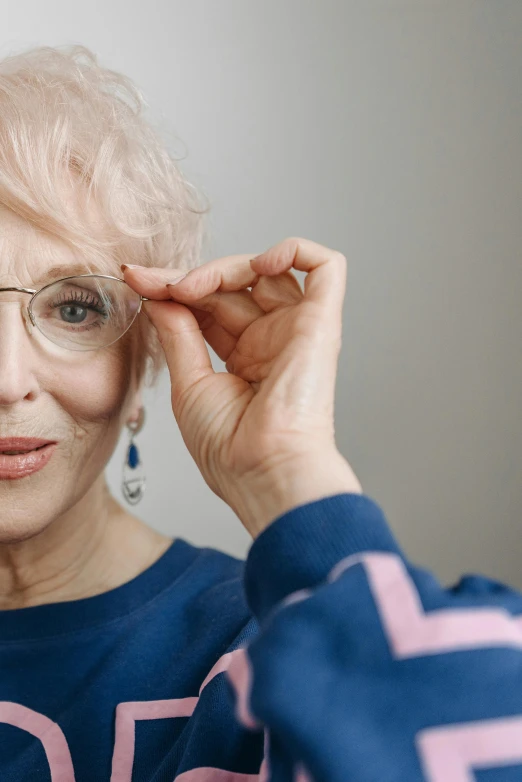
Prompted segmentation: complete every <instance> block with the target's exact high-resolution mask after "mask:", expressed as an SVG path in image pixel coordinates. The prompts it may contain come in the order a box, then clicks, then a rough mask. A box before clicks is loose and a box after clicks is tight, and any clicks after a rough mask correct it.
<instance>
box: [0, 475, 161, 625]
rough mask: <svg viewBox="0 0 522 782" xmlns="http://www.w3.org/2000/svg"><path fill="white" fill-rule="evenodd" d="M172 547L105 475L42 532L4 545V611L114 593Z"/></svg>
mask: <svg viewBox="0 0 522 782" xmlns="http://www.w3.org/2000/svg"><path fill="white" fill-rule="evenodd" d="M171 543H172V539H171V538H169V537H167V536H166V535H162V534H161V533H159V532H156V531H155V530H153V529H151V528H150V527H148V526H147V525H146V524H144V523H143V522H142V521H141V520H140V519H138V518H136V517H135V516H132V514H130V513H128V512H127V511H126V510H125V509H124V508H123V507H122V506H121V505H120V504H119V503H118V502H117V501H116V500H115V499H114V497H113V496H112V495H111V494H110V492H109V489H108V487H107V484H106V482H105V476H104V475H103V474H102V475H100V477H99V479H98V481H96V482H95V484H93V486H92V487H91V489H90V490H89V492H88V493H87V495H85V496H84V497H83V498H82V499H81V500H80V502H79V503H77V505H75V506H73V507H72V508H70V509H69V510H68V511H67V512H65V513H64V514H62V515H61V516H59V517H58V518H56V519H55V520H54V521H52V522H51V523H50V524H48V525H47V527H46V528H45V529H44V530H42V531H41V532H39V533H37V534H35V535H34V536H33V537H30V538H28V539H26V540H23V541H16V542H13V543H11V542H10V543H0V610H5V609H14V608H25V607H28V606H35V605H41V604H43V603H56V602H63V601H68V600H79V599H81V598H85V597H92V596H94V595H97V594H101V593H102V592H106V591H108V590H109V589H114V588H116V587H117V586H120V585H121V584H124V583H126V582H127V581H130V580H131V579H132V578H134V577H135V576H137V575H139V574H140V573H142V572H143V571H144V570H145V569H146V568H147V567H150V565H152V564H153V563H154V562H155V561H156V560H157V559H158V558H159V557H160V556H161V555H162V554H163V553H164V552H165V551H166V549H167V548H168V546H169V545H170V544H171Z"/></svg>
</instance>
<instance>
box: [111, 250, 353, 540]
mask: <svg viewBox="0 0 522 782" xmlns="http://www.w3.org/2000/svg"><path fill="white" fill-rule="evenodd" d="M292 267H293V268H295V269H299V270H301V271H304V272H307V276H306V278H305V280H304V293H303V291H302V289H301V286H300V285H299V282H298V280H297V278H296V277H295V275H294V274H293V273H292V272H291V271H290V270H291V269H292ZM124 271H125V281H126V282H127V283H128V284H129V285H130V286H131V287H132V288H133V289H134V290H136V291H137V292H138V293H140V294H141V295H143V296H145V297H147V298H149V299H153V301H149V302H145V303H144V304H143V310H144V311H145V313H146V314H147V316H148V317H149V318H150V320H151V321H152V323H153V324H154V326H155V328H156V329H157V332H158V336H159V339H160V342H161V344H162V347H163V349H164V351H165V355H166V359H167V362H168V368H169V372H170V379H171V384H172V409H173V412H174V416H175V418H176V421H177V423H178V426H179V428H180V431H181V434H182V436H183V440H184V442H185V444H186V446H187V448H188V450H189V452H190V453H191V455H192V457H193V458H194V460H195V461H196V464H197V465H198V468H199V469H200V471H201V473H202V475H203V478H204V479H205V481H206V483H207V484H208V486H209V487H210V488H211V489H212V491H214V492H215V493H216V494H217V495H218V496H219V497H221V499H223V500H224V501H225V502H227V504H229V505H230V506H231V507H232V509H233V510H234V511H235V512H236V513H237V515H238V516H239V518H240V519H241V520H242V521H243V523H244V524H245V526H246V528H247V529H248V530H249V532H250V533H251V534H252V535H253V536H254V537H255V536H256V535H257V534H259V532H261V531H262V529H264V528H265V527H266V526H267V525H268V524H269V523H270V522H271V521H273V520H274V518H275V517H276V516H278V515H281V514H282V513H284V512H286V511H287V510H290V509H291V508H292V507H295V506H297V505H301V504H304V503H306V502H310V501H312V500H314V499H319V498H320V497H322V496H327V495H332V494H337V493H341V492H345V491H349V492H358V493H361V492H362V489H361V486H360V484H359V481H358V480H357V478H356V476H355V475H354V473H353V471H352V470H351V468H350V466H349V464H348V463H347V462H346V460H345V459H344V458H343V457H342V456H341V454H340V453H339V452H338V450H337V448H336V444H335V434H334V393H335V379H336V373H337V361H338V356H339V351H340V347H341V329H342V305H343V299H344V292H345V285H346V259H345V257H344V256H343V255H342V254H341V253H339V252H336V251H335V250H331V249H329V248H327V247H323V246H322V245H320V244H316V243H315V242H312V241H310V240H309V239H301V238H290V239H286V240H285V241H283V242H281V243H279V244H277V245H275V246H274V247H272V248H270V249H269V250H267V251H266V252H264V253H262V254H261V255H259V256H257V257H256V258H255V259H254V260H253V259H252V255H231V256H227V257H224V258H217V259H215V260H212V261H209V262H208V263H205V264H203V265H202V266H200V267H198V268H196V269H193V270H192V271H190V272H189V274H188V276H186V277H185V278H184V279H183V280H182V281H181V282H179V283H177V284H176V285H174V286H171V287H168V288H167V287H166V283H168V282H169V281H172V280H174V279H175V278H176V277H177V276H179V275H181V274H182V273H183V272H182V271H181V270H179V271H178V270H175V269H163V268H153V269H150V268H146V267H141V266H137V267H136V266H134V267H132V268H131V267H125V270H124ZM205 340H206V341H207V342H208V344H209V345H210V346H211V347H212V348H213V350H214V351H215V352H216V354H217V355H218V356H219V357H220V358H221V359H222V360H223V361H225V362H226V369H227V372H218V373H216V372H214V369H213V367H212V364H211V361H210V356H209V352H208V349H207V346H206V344H205Z"/></svg>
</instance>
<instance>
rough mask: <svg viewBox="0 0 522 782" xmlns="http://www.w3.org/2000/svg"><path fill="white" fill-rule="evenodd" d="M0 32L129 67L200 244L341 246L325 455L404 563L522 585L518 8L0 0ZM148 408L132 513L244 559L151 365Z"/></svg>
mask: <svg viewBox="0 0 522 782" xmlns="http://www.w3.org/2000/svg"><path fill="white" fill-rule="evenodd" d="M0 29H1V30H2V39H1V41H2V46H1V51H0V54H2V55H3V54H6V53H10V52H12V51H18V50H20V49H22V48H24V47H26V46H27V47H28V46H33V45H40V44H47V45H58V44H69V43H82V44H84V45H86V46H89V47H90V48H92V49H93V50H95V51H96V52H97V53H98V54H99V56H100V58H101V61H102V62H103V64H105V65H107V66H109V67H113V68H116V69H118V70H121V71H124V72H125V73H127V74H128V75H129V76H131V77H132V78H133V79H134V80H135V81H136V82H137V83H138V85H139V86H140V87H141V88H142V89H143V91H144V92H145V95H146V97H147V99H148V101H149V103H150V106H151V115H152V117H153V118H154V117H155V118H156V119H157V120H158V121H160V122H161V123H163V124H164V125H165V127H167V128H170V132H171V133H175V134H176V135H177V136H178V137H179V138H180V139H181V140H182V141H183V143H184V145H185V148H186V152H187V158H186V160H185V161H184V163H183V164H182V165H183V168H184V170H185V171H186V172H187V173H188V174H189V176H191V178H192V179H193V180H194V181H195V183H196V184H198V185H199V186H200V187H203V188H204V190H205V191H206V193H207V194H208V196H209V198H210V199H211V201H212V204H213V209H212V213H211V218H210V231H211V235H212V247H211V252H210V254H208V258H205V260H208V259H209V258H210V257H215V256H218V255H225V254H229V253H243V252H245V253H246V252H249V253H250V252H252V253H257V252H261V251H262V250H263V249H266V248H267V247H269V246H271V245H272V244H275V243H276V242H278V241H280V240H281V239H283V238H284V237H286V236H292V235H301V236H306V237H309V238H311V239H313V240H315V241H318V242H320V243H323V244H326V245H328V246H330V247H333V248H335V249H339V250H341V251H342V252H344V253H345V254H346V255H347V257H348V260H349V269H348V290H347V295H346V301H345V321H344V344H343V350H342V355H341V360H340V367H339V376H338V387H337V407H336V429H337V442H338V447H339V450H340V451H341V452H342V453H343V454H344V455H345V456H346V458H347V459H348V460H349V461H350V462H351V464H352V466H353V467H354V469H355V472H356V473H357V475H358V477H359V479H360V481H361V483H362V485H363V489H364V490H365V492H366V494H368V495H370V496H371V497H372V498H374V499H375V500H376V501H377V502H378V503H379V504H380V505H381V507H382V508H383V510H384V511H385V513H386V515H387V517H388V520H389V522H390V524H391V525H392V527H393V529H394V531H395V533H396V535H397V536H398V538H399V540H400V542H401V543H402V546H403V548H404V549H405V551H406V552H407V554H408V555H409V556H410V557H411V558H412V559H413V560H415V561H416V562H418V563H419V564H421V565H424V566H426V567H429V568H432V569H434V570H435V572H436V573H437V574H438V575H439V577H440V578H442V579H443V580H444V581H451V580H454V579H455V578H457V577H458V575H459V574H461V573H463V572H469V571H478V572H482V573H485V574H487V575H490V576H493V577H497V578H499V579H502V580H506V581H508V582H510V583H511V584H514V585H516V586H518V587H522V567H521V560H522V535H521V522H522V469H521V468H522V459H521V455H520V451H521V447H522V416H521V405H520V398H521V393H522V356H521V343H522V314H521V294H522V263H521V246H522V220H521V207H522V2H521V1H520V0H447V1H444V0H439V1H437V0H389V1H388V2H375V1H373V2H372V0H360V1H359V2H349V1H348V0H337V1H336V0H316V1H315V2H312V0H301V1H299V0H264V2H263V3H259V2H254V1H253V0H220V2H217V1H215V2H214V1H213V0H155V1H154V3H150V2H148V3H146V2H139V0H104V2H100V1H99V0H96V1H94V0H93V1H92V2H90V3H85V2H79V1H77V0H73V1H72V2H71V0H46V2H45V3H40V2H39V0H24V1H23V2H20V3H11V2H7V0H2V2H0ZM215 366H216V368H220V369H222V368H223V367H222V365H221V362H219V361H218V360H217V359H216V360H215ZM147 412H148V421H147V426H146V429H145V430H144V431H143V432H142V433H141V434H140V435H139V436H138V439H137V442H138V444H139V446H140V448H141V452H142V458H143V460H144V463H145V466H146V469H147V474H148V487H147V493H146V497H145V498H144V500H143V501H142V503H141V504H140V505H138V506H136V508H135V512H136V513H137V515H139V516H140V517H141V518H143V519H144V520H145V521H147V522H148V523H149V524H151V525H152V526H154V527H156V528H157V529H160V530H162V531H164V532H166V533H168V534H170V535H172V536H182V537H184V538H186V539H188V540H190V541H192V542H195V543H196V544H198V545H209V546H214V547H218V548H220V549H222V550H225V551H228V552H230V553H232V554H235V555H237V556H244V555H245V554H246V552H247V550H248V547H249V545H250V539H249V537H248V535H247V533H246V532H245V531H244V530H243V529H242V527H241V524H240V522H239V521H238V519H237V518H236V517H235V515H234V514H233V513H232V511H231V510H230V509H229V508H228V507H227V506H226V505H225V504H224V503H223V502H222V501H221V500H219V499H218V498H217V497H216V496H215V495H213V494H212V492H211V491H210V489H208V488H207V486H206V484H205V483H204V481H203V479H202V478H201V476H200V475H199V472H198V470H197V468H196V466H195V464H194V463H193V461H192V459H191V457H190V456H189V454H188V453H187V452H186V451H185V448H184V444H183V441H182V439H181V436H180V434H179V432H178V430H177V426H176V423H175V420H174V418H173V416H172V412H171V409H170V402H169V383H168V377H167V376H165V377H163V378H162V382H161V384H160V386H159V387H158V388H157V389H156V390H155V391H153V392H149V393H148V395H147ZM126 444H127V436H126V435H125V436H123V437H122V440H121V442H120V444H119V447H118V449H117V451H116V453H115V454H114V457H113V459H112V460H111V463H110V465H109V468H108V471H107V476H108V480H109V484H110V485H111V487H112V489H113V491H114V493H115V495H116V496H117V497H118V498H120V499H121V493H120V488H119V487H120V472H121V463H122V460H123V455H124V450H125V446H126Z"/></svg>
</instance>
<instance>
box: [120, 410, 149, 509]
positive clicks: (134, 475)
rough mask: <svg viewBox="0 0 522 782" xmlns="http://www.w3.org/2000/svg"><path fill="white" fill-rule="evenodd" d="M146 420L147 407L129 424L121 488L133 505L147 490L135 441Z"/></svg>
mask: <svg viewBox="0 0 522 782" xmlns="http://www.w3.org/2000/svg"><path fill="white" fill-rule="evenodd" d="M144 422H145V408H144V407H141V408H140V415H139V418H138V420H137V421H131V422H130V423H128V424H127V428H128V429H129V431H130V442H129V445H128V448H127V453H126V455H125V461H124V462H123V476H122V483H121V489H122V492H123V496H124V497H125V499H126V500H127V502H128V503H130V504H131V505H136V503H138V502H139V501H140V500H141V498H142V497H143V494H144V492H145V472H144V469H143V464H142V463H141V461H140V454H139V451H138V447H137V445H136V444H135V442H134V436H135V435H136V434H138V432H139V431H140V430H141V428H142V427H143V424H144Z"/></svg>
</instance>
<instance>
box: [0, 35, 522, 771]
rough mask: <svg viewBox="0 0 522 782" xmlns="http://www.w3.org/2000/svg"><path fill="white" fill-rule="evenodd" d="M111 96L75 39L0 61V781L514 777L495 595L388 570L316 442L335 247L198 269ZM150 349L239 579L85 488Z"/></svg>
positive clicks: (130, 406) (516, 692) (132, 467)
mask: <svg viewBox="0 0 522 782" xmlns="http://www.w3.org/2000/svg"><path fill="white" fill-rule="evenodd" d="M141 108H142V100H141V96H140V94H139V92H138V91H137V90H136V88H135V87H134V86H133V85H132V84H131V83H130V82H129V80H128V79H127V78H125V77H124V76H122V75H121V74H117V73H115V72H112V71H108V70H106V69H103V68H102V67H101V66H100V65H99V64H98V62H97V60H96V58H95V57H94V56H93V55H92V53H91V52H89V51H88V50H87V49H85V48H83V47H71V48H67V49H51V48H48V47H42V48H37V49H34V50H31V51H28V52H26V53H23V54H19V55H16V56H13V57H10V58H7V59H5V60H4V61H2V63H0V205H1V212H0V240H1V253H0V288H1V291H0V334H1V339H0V450H1V451H2V453H1V455H0V497H1V515H0V666H1V671H2V674H1V676H0V771H1V774H0V777H1V779H2V782H22V781H23V780H31V782H32V781H33V780H38V782H48V781H49V780H52V782H73V780H78V782H80V780H81V782H90V781H91V780H92V782H105V781H106V782H109V780H110V782H138V781H139V782H167V780H168V782H171V781H172V780H174V779H179V780H184V782H247V781H250V780H252V782H254V780H268V779H271V780H278V781H279V780H281V781H284V782H289V781H290V780H297V779H300V780H316V782H323V780H328V781H329V780H332V782H337V781H339V782H340V781H341V780H342V781H343V782H347V780H354V782H366V781H368V782H370V781H372V782H374V781H377V780H379V782H380V781H381V780H390V782H391V780H394V781H395V780H397V781H398V780H401V782H409V781H410V780H422V779H425V780H432V781H433V782H457V780H458V781H459V782H460V781H462V782H463V781H464V780H468V779H471V776H470V775H471V774H472V773H473V771H472V769H474V768H478V769H487V770H488V774H489V776H488V777H487V778H488V781H489V782H491V781H492V780H500V779H503V780H508V779H510V780H511V779H515V778H516V779H519V778H520V774H521V773H522V766H521V764H522V694H521V693H522V687H521V684H522V681H521V674H520V671H521V670H522V657H521V648H522V625H521V623H520V619H519V618H518V617H519V615H520V614H521V612H522V598H521V596H520V595H518V594H516V593H515V592H512V591H510V590H509V589H508V588H506V587H501V586H499V585H498V584H495V583H492V582H489V581H487V580H486V579H479V578H477V577H476V578H468V579H464V580H463V581H462V582H461V583H460V584H459V585H458V586H457V587H455V588H453V589H452V590H446V589H443V588H442V587H440V586H439V585H438V584H437V581H436V580H435V579H434V578H433V576H430V575H429V574H426V573H425V572H424V571H421V570H418V569H416V568H415V567H413V566H412V565H411V564H409V563H407V562H406V561H405V559H404V557H403V556H402V554H401V552H400V549H399V547H398V546H397V544H396V542H395V540H394V538H393V536H392V534H391V532H390V531H389V529H388V526H387V524H386V520H385V518H384V515H383V513H382V511H381V509H380V508H379V506H378V505H377V504H376V503H375V502H374V501H373V500H372V499H370V498H369V497H367V496H365V495H364V494H363V493H362V488H361V485H360V483H359V481H358V480H357V478H356V476H355V475H354V472H353V470H352V469H351V467H350V465H349V464H348V462H347V461H346V460H345V458H344V457H343V456H342V455H341V454H340V453H339V451H338V449H337V448H336V444H335V436H334V427H333V400H334V386H335V377H336V370H337V359H338V355H339V348H340V344H341V311H342V304H343V297H344V290H345V276H346V262H345V258H344V257H343V255H341V253H339V252H337V251H335V250H332V249H329V248H327V247H323V246H321V245H319V244H316V243H315V242H313V241H310V240H307V239H301V238H290V239H286V240H284V241H282V242H280V243H279V244H276V245H275V246H274V247H271V248H270V249H267V250H266V251H265V252H263V253H262V254H261V255H258V256H257V257H253V255H252V254H246V255H233V256H229V257H225V258H219V259H215V260H212V261H210V262H208V263H205V264H202V265H201V264H198V261H199V251H200V241H201V237H202V231H201V222H200V221H201V216H202V214H203V213H204V211H205V210H204V209H203V208H202V207H201V204H200V203H199V202H198V198H197V196H196V194H195V191H194V190H193V188H191V187H190V185H189V184H188V183H187V182H186V181H185V179H184V178H183V176H182V174H181V172H180V171H179V170H178V168H177V167H176V165H175V163H174V161H173V160H172V159H171V158H170V157H169V155H168V154H167V153H166V151H165V149H164V148H163V147H162V145H161V142H160V141H159V139H158V138H157V137H156V135H155V134H154V133H153V131H152V130H151V128H150V127H149V126H148V125H147V123H146V122H145V120H144V119H143V116H142V113H141ZM120 267H121V269H120ZM292 269H298V270H301V271H303V272H305V273H306V277H305V285H304V291H302V289H301V286H300V285H299V283H298V282H297V279H296V277H295V276H294V274H293V272H292ZM121 270H123V273H122V271H121ZM207 344H208V345H209V346H211V347H212V348H213V350H214V351H215V352H216V353H217V354H218V355H219V356H220V357H221V358H222V359H223V360H224V361H225V362H226V369H227V372H224V373H216V372H214V370H213V368H212V365H211V362H210V358H209V353H208V348H207ZM163 361H166V363H167V365H168V369H169V372H170V379H171V385H172V410H173V413H174V416H175V419H176V422H177V424H178V425H179V428H180V431H181V433H182V435H183V439H184V442H185V444H186V446H187V448H188V450H189V452H190V454H191V455H192V457H193V458H194V460H195V462H196V463H197V465H198V468H199V469H200V471H201V473H202V475H203V477H204V479H205V481H206V483H207V484H208V486H209V488H210V489H211V490H212V491H213V492H215V493H216V494H217V495H218V496H219V497H221V498H222V499H223V500H224V501H225V502H226V503H228V505H229V506H230V507H231V508H232V509H233V511H234V512H235V514H236V515H237V517H238V523H239V522H241V523H242V524H243V525H244V526H245V527H246V529H247V530H248V532H249V533H250V534H251V536H252V538H253V539H254V541H253V544H252V546H251V549H250V551H249V554H248V557H247V561H246V563H245V565H244V566H243V563H241V562H239V561H237V560H236V559H234V558H232V557H230V556H227V555H225V554H223V553H221V552H219V551H215V550H211V549H206V548H197V547H194V546H192V545H190V544H189V543H187V542H185V541H184V540H181V539H177V538H174V539H171V538H170V537H168V536H165V535H162V534H160V533H158V532H156V531H155V530H153V529H152V528H150V527H149V526H147V525H146V524H144V523H143V522H142V521H141V520H140V519H139V518H137V517H136V516H135V515H133V514H132V513H130V512H129V511H128V510H127V509H126V508H125V507H123V506H122V505H121V504H120V503H119V502H118V501H117V500H116V499H115V498H114V497H112V496H111V494H110V493H109V491H108V488H107V484H106V482H105V477H104V468H105V466H106V465H107V462H108V461H109V459H110V457H111V454H112V453H113V451H114V448H115V446H116V443H117V442H118V439H119V437H120V434H121V431H122V428H123V426H127V427H128V428H129V430H130V432H131V434H135V433H136V432H137V431H138V430H139V428H140V426H141V425H142V424H143V420H144V415H143V403H142V389H143V387H144V385H145V384H146V383H147V382H149V383H153V382H155V380H156V379H157V377H158V374H159V371H160V370H161V368H162V366H163V364H162V362H163ZM147 373H148V374H147ZM166 414H167V412H166ZM143 478H144V476H143V473H142V472H141V464H140V460H139V453H138V452H137V448H136V445H135V444H134V443H132V445H131V447H130V448H129V452H128V458H127V463H126V465H125V467H124V480H123V486H124V493H125V496H126V497H127V499H128V500H129V503H130V504H134V503H135V502H136V501H138V500H139V498H140V496H141V494H142V492H143V485H144V484H143ZM510 773H511V776H509V774H510Z"/></svg>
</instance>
